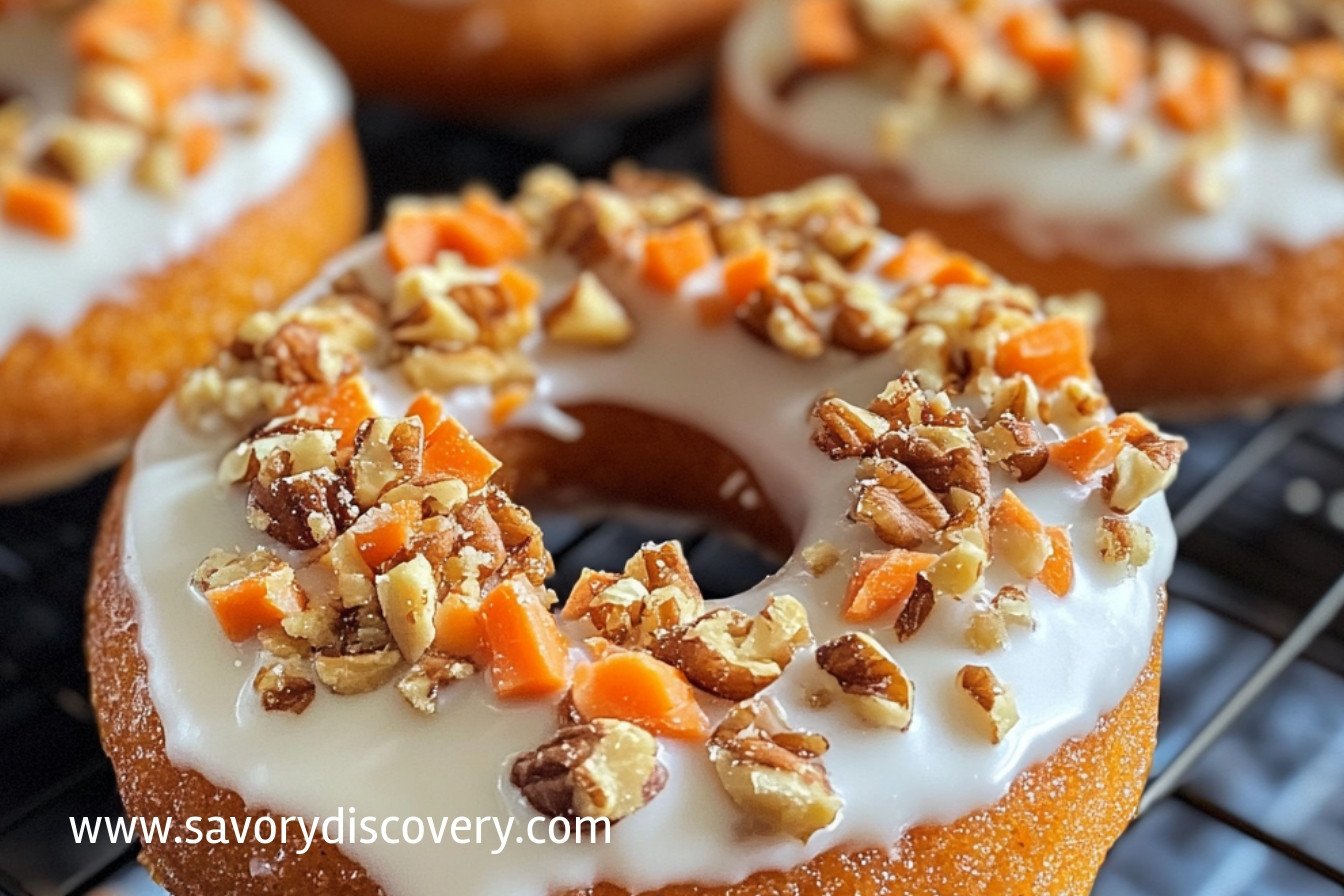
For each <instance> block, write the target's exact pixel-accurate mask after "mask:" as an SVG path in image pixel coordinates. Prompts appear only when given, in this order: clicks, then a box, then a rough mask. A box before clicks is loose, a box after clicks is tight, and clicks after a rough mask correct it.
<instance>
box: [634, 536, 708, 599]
mask: <svg viewBox="0 0 1344 896" xmlns="http://www.w3.org/2000/svg"><path fill="white" fill-rule="evenodd" d="M625 574H626V575H627V576H630V577H632V578H635V579H638V580H639V581H641V582H643V583H644V586H645V587H646V588H648V589H649V590H651V591H652V590H655V589H657V588H662V587H663V586H665V585H675V586H676V587H678V588H680V589H681V590H682V591H684V592H686V594H687V595H689V596H690V597H691V598H692V599H693V600H697V601H703V600H704V595H702V594H701V593H700V586H699V585H697V584H696V583H695V577H694V576H692V575H691V565H690V564H689V563H688V562H686V554H685V553H684V552H683V551H682V549H681V543H680V542H677V541H664V542H661V543H658V544H654V543H653V542H650V543H648V544H646V545H644V546H643V547H641V548H640V549H639V551H638V552H637V553H636V554H635V555H634V556H633V557H631V558H630V559H629V560H628V561H627V562H626V564H625Z"/></svg>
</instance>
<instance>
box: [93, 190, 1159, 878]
mask: <svg viewBox="0 0 1344 896" xmlns="http://www.w3.org/2000/svg"><path fill="white" fill-rule="evenodd" d="M874 221H875V211H874V210H873V209H872V207H871V206H870V205H869V204H868V203H867V202H866V201H865V200H864V199H863V198H862V197H860V196H859V195H857V194H855V193H854V192H853V191H852V190H851V189H849V188H848V187H846V186H845V185H844V184H842V183H838V182H823V183H818V184H815V185H812V186H810V187H808V188H806V189H802V190H799V191H797V192H795V193H791V194H780V195H776V196H772V197H769V198H766V199H762V200H760V201H757V202H747V203H742V202H738V201H732V200H723V199H720V198H717V197H714V196H713V195H711V194H708V193H706V192H704V191H703V190H702V189H700V188H698V187H696V186H695V185H693V184H690V183H689V182H684V181H680V180H676V179H673V178H667V177H663V176H658V175H650V174H644V173H640V172H634V171H630V170H622V171H620V172H618V173H617V174H616V176H615V179H614V182H613V184H612V185H606V184H600V183H588V184H583V185H580V184H577V183H575V182H573V181H572V180H570V179H569V178H567V177H566V176H564V175H562V174H560V173H559V172H556V171H553V170H546V171H541V172H538V173H536V174H534V175H533V176H531V177H529V178H528V180H527V181H526V182H525V184H524V187H523V189H522V192H521V193H520V195H519V197H517V198H516V199H514V200H512V201H511V202H509V203H503V202H501V201H499V200H497V199H495V198H493V197H491V196H489V195H487V194H482V193H472V194H468V195H466V196H464V197H462V198H460V199H449V200H436V201H430V202H420V201H417V202H407V203H405V204H402V205H399V206H397V207H394V209H393V210H392V212H391V215H390V217H389V223H388V225H387V229H386V234H385V235H384V236H383V237H382V238H379V239H375V240H372V241H370V242H366V243H365V244H362V245H361V246H360V247H357V248H356V249H354V250H352V252H351V253H350V254H349V255H347V256H345V257H343V258H342V259H340V260H338V261H337V262H335V263H334V264H333V266H332V267H331V268H330V269H329V271H328V273H327V275H325V276H324V278H323V279H322V280H321V281H319V282H318V283H317V284H315V285H314V286H313V287H311V288H310V289H309V290H306V291H305V292H304V293H302V294H301V295H300V296H299V297H298V298H297V299H296V301H295V303H294V304H292V305H290V306H288V307H287V309H286V310H285V311H284V312H281V313H280V314H278V315H272V314H263V315H259V316H257V317H254V318H253V319H252V320H251V321H249V322H248V323H247V324H246V325H244V327H243V329H242V330H241V331H240V333H239V337H238V339H236V340H235V341H234V343H232V344H231V345H230V347H229V348H228V349H227V351H226V352H224V353H223V354H222V355H221V356H220V357H219V358H218V359H217V361H216V363H215V364H213V365H212V366H210V367H207V368H205V369H203V370H201V371H199V372H198V373H197V374H194V375H193V376H192V377H190V378H189V379H188V380H187V382H186V383H185V384H184V386H183V387H182V390H181V391H180V393H179V395H178V400H177V402H176V404H175V405H171V406H168V407H166V408H164V409H163V410H161V411H160V413H159V414H158V415H156V417H155V419H154V421H153V422H152V423H151V424H150V426H149V428H148V429H147V430H146V432H145V434H144V435H143V436H142V439H141V441H140V443H139V446H138V448H137V450H136V453H135V457H134V460H133V463H132V465H131V466H130V467H129V469H128V472H127V474H126V476H125V478H124V481H123V483H122V484H121V485H120V486H119V489H118V492H117V497H116V499H115V500H114V502H113V505H112V507H111V508H110V509H109V511H108V515H107V517H106V522H105V526H104V531H103V539H102V542H101V545H100V547H99V555H98V556H99V560H98V565H97V567H96V570H95V576H94V585H93V587H92V589H91V592H90V634H89V654H90V669H91V673H92V675H93V680H94V685H93V687H94V692H95V703H96V705H97V708H98V714H99V719H100V725H101V728H102V732H103V736H104V739H105V744H106V748H107V750H108V752H109V755H110V756H111V757H112V759H113V763H114V766H115V767H116V768H117V771H118V775H119V781H120V784H121V788H122V790H123V794H124V798H125V799H126V801H127V805H128V807H129V808H130V809H131V811H132V812H135V813H144V814H156V815H157V814H171V815H174V816H178V817H181V816H183V815H190V814H204V815H208V814H214V813H215V812H217V811H219V812H222V813H223V814H237V813H241V812H244V811H246V812H248V813H251V814H252V815H253V816H256V817H259V816H260V815H261V814H263V813H266V812H271V813H274V814H275V815H291V814H293V815H301V816H304V817H321V818H326V817H329V816H331V815H333V814H335V813H336V812H337V811H338V810H342V809H343V807H358V812H359V813H360V814H361V815H366V816H371V817H377V818H387V817H391V816H399V817H405V816H410V815H422V816H430V817H437V816H472V817H478V816H498V817H500V818H502V819H505V818H511V819H515V820H517V821H518V822H519V823H520V824H521V823H522V822H523V821H530V820H531V819H536V818H542V819H543V820H544V817H545V816H547V815H551V816H564V817H568V816H569V815H571V814H577V815H591V814H596V815H598V816H602V817H607V818H614V819H617V820H618V822H619V823H618V824H616V825H615V826H614V827H613V829H612V840H611V842H610V843H609V844H605V845H604V844H583V845H577V844H573V843H570V844H567V845H562V844H555V843H552V844H536V843H528V844H518V843H511V844H506V845H505V848H504V849H502V850H501V851H500V853H499V854H498V855H495V856H492V855H490V852H491V850H492V847H488V846H479V845H478V846H467V845H454V846H452V847H451V848H449V847H445V846H437V847H434V846H431V845H430V844H427V843H422V844H420V845H416V846H412V845H406V844H403V845H401V846H396V847H394V846H391V845H388V844H383V845H377V844H368V843H365V844H361V843H358V842H341V843H338V844H331V848H324V849H323V850H322V851H321V852H320V854H305V855H304V856H302V857H300V856H297V855H296V854H295V852H294V850H293V849H289V850H288V851H285V852H283V855H282V852H281V851H277V849H272V848H269V847H265V846H262V845H260V844H243V845H239V844H233V845H214V846H212V847H211V848H209V849H197V848H196V847H190V848H189V847H184V846H180V845H174V844H155V845H150V846H148V847H147V849H146V861H147V862H148V863H149V864H150V866H151V867H152V868H153V869H154V870H155V872H156V874H157V875H158V876H159V877H160V878H161V879H162V880H163V881H164V882H165V883H166V884H167V885H168V886H169V888H170V889H172V890H173V891H174V892H185V893H191V892H203V893H204V892H212V891H213V892H217V891H219V890H220V889H227V890H230V891H233V892H240V893H243V892H301V891H304V890H305V888H307V889H311V888H314V887H319V886H321V885H323V882H324V881H325V882H327V883H329V884H330V883H331V882H337V881H339V882H340V884H341V886H342V887H343V888H345V889H343V891H348V892H355V893H360V892H387V893H393V894H402V893H406V894H417V893H434V892H438V890H439V888H441V885H442V881H443V880H444V879H449V878H450V879H452V880H453V881H454V886H455V892H461V893H467V894H471V893H486V892H500V891H504V892H511V893H513V892H516V893H546V892H557V891H558V892H568V891H571V890H572V891H576V892H581V891H586V890H594V891H595V892H599V893H604V894H605V893H617V892H664V893H667V894H673V893H685V894H689V893H697V892H703V893H736V894H746V893H756V892H762V893H764V892H795V893H821V892H860V893H879V892H900V891H902V888H903V887H916V888H926V887H927V888H930V889H929V891H930V892H947V893H951V892H976V893H978V892H985V893H1000V892H1002V893H1007V892H1021V891H1023V890H1024V888H1025V889H1026V890H1028V891H1030V892H1042V893H1077V892H1084V891H1085V890H1086V889H1087V888H1088V887H1089V886H1090V883H1091V879H1092V876H1093V875H1094V874H1095V870H1096V867H1097V865H1098V864H1099V863H1100V860H1101V858H1102V857H1103V856H1104V854H1105V851H1106V850H1107V849H1108V848H1109V846H1110V843H1111V842H1112V841H1113V840H1114V838H1115V837H1116V836H1117V835H1118V833H1119V831H1120V830H1121V829H1122V828H1123V826H1124V823H1125V821H1126V820H1127V818H1128V817H1129V815H1130V814H1131V813H1132V811H1133V809H1134V806H1135V805H1136V803H1137V798H1138V793H1139V791H1140V790H1141V788H1142V784H1143V781H1144V779H1145V777H1146V771H1147V765H1148V756H1149V753H1150V751H1151V745H1152V738H1153V733H1154V726H1155V709H1156V686H1157V670H1158V648H1159V645H1160V632H1161V612H1162V582H1163V580H1164V579H1165V576H1166V575H1167V573H1168V571H1169V567H1170V563H1171V557H1172V551H1173V543H1172V542H1173V536H1172V533H1171V528H1170V520H1169V518H1168V516H1167V513H1166V510H1165V506H1164V503H1163V501H1162V499H1161V497H1160V495H1159V492H1160V490H1161V489H1162V487H1163V486H1164V485H1165V483H1167V482H1169V481H1170V478H1171V477H1172V476H1174V474H1175V469H1176V461H1177V459H1178V457H1179V455H1180V452H1181V450H1182V448H1183V444H1182V443H1181V442H1180V440H1178V439H1174V438H1171V437H1168V436H1164V435H1162V434H1161V433H1159V432H1158V431H1157V430H1156V429H1155V428H1154V427H1152V425H1151V424H1150V423H1148V422H1147V421H1146V420H1144V419H1143V418H1141V417H1139V416H1138V415H1132V414H1129V415H1121V416H1119V417H1115V416H1114V414H1113V412H1112V411H1111V410H1110V407H1109V404H1108V403H1107V401H1106V399H1105V397H1104V395H1103V394H1102V393H1101V392H1100V391H1099V390H1098V388H1097V386H1096V384H1095V381H1094V379H1093V377H1092V374H1091V370H1090V367H1089V366H1088V362H1087V357H1086V346H1087V340H1086V332H1085V325H1084V324H1083V322H1082V321H1081V320H1080V319H1079V318H1078V317H1076V316H1073V315H1070V314H1064V315H1059V314H1056V315H1054V316H1050V315H1047V314H1046V313H1045V312H1044V311H1043V310H1042V304H1041V301H1040V299H1039V298H1038V297H1037V296H1036V294H1035V293H1033V292H1031V291H1030V290H1027V289H1025V288H1021V287H1016V286H1012V285H1011V284H1008V283H1007V282H1006V281H1003V280H1001V279H999V278H998V277H997V276H996V275H993V274H991V273H990V272H989V271H988V270H986V269H984V268H983V267H982V266H980V265H979V264H978V263H977V262H974V261H973V260H971V259H969V258H967V257H966V256H963V255H960V254H958V253H955V252H951V251H949V250H946V249H943V248H942V247H940V246H938V245H936V244H935V243H933V242H932V241H931V240H929V239H928V238H927V237H915V238H910V239H906V240H900V239H898V238H896V237H893V236H891V235H889V234H886V233H884V232H882V231H880V230H878V229H876V228H875V226H874ZM823 247H829V248H823ZM823 256H824V257H826V258H829V259H830V261H829V262H828V261H824V260H822V258H823ZM464 257H469V258H472V259H474V263H468V262H465V261H464ZM803 297H808V298H806V299H804V298H803ZM1052 307H1053V306H1052ZM823 334H824V335H823ZM865 396H866V397H865ZM874 396H876V398H874ZM851 401H854V402H859V403H857V404H852V403H850V402H851ZM277 414H278V415H280V416H278V417H277V416H276V415H277ZM380 414H381V415H386V416H383V417H379V416H378V415H380ZM356 421H362V422H358V423H356ZM463 426H465V429H464V428H463ZM467 431H470V432H474V433H476V434H478V435H479V436H480V437H481V443H477V442H476V441H475V440H474V439H473V438H472V437H471V436H470V435H467ZM240 439H242V441H241V442H240V441H239V440H240ZM482 445H483V446H484V447H482ZM491 452H493V454H491ZM902 458H903V459H902ZM991 458H992V460H991ZM501 461H502V463H503V466H502V467H500V466H499V463H500V462H501ZM412 468H414V472H412ZM397 471H400V472H397ZM916 471H918V472H916ZM496 474H497V475H496ZM492 479H493V480H494V482H496V483H502V484H504V485H506V486H507V487H508V488H509V489H510V491H509V492H508V493H505V492H504V491H500V490H497V489H496V488H495V487H494V486H493V485H491V484H490V481H491V480H492ZM575 488H579V489H582V490H583V491H586V492H587V493H589V494H596V495H598V496H600V497H603V498H606V499H613V498H625V499H630V498H634V499H636V500H640V501H644V502H648V503H654V504H659V505H662V506H670V507H675V508H679V509H687V508H694V509H698V510H700V511H701V512H702V513H705V514H707V515H711V516H715V517H718V518H720V519H723V520H726V521H728V522H729V523H730V524H732V525H735V526H736V527H738V528H740V529H742V530H743V531H745V532H748V533H751V534H752V535H754V536H755V537H756V538H757V539H758V540H760V541H762V542H764V543H767V544H772V543H779V544H780V545H781V546H782V547H783V548H784V549H785V550H786V551H788V552H789V554H790V557H789V559H788V560H787V561H786V562H785V563H784V564H783V566H782V568H781V570H780V572H779V573H778V574H776V575H775V576H772V577H770V578H769V579H767V580H766V581H765V582H762V583H761V584H760V585H758V586H756V587H754V588H752V589H750V590H748V591H747V592H746V593H744V594H741V595H737V596H735V597H732V598H728V599H726V600H723V601H710V602H706V601H705V600H704V599H703V597H702V596H701V594H700V590H699V586H698V585H697V583H696V582H695V579H694V574H693V572H692V571H691V570H690V569H689V567H688V566H687V564H686V561H685V558H684V555H683V554H682V552H681V549H680V547H679V546H677V545H676V544H675V543H665V544H662V545H647V546H645V548H643V549H641V551H640V552H639V553H638V554H637V555H636V556H635V557H634V558H632V560H631V562H630V564H628V565H627V566H626V568H625V570H624V571H612V572H602V571H592V570H589V571H586V572H585V573H584V574H583V575H582V576H581V577H580V580H579V583H578V584H577V585H576V586H575V589H574V591H573V593H572V594H571V595H570V597H569V599H568V601H567V603H566V604H565V606H564V609H563V610H562V611H561V612H560V618H559V619H558V620H557V619H556V618H555V617H553V616H552V615H551V614H550V613H549V612H548V610H547V605H548V603H549V602H550V600H551V598H550V596H549V595H548V594H547V592H546V591H545V590H544V582H545V580H546V579H547V577H548V576H549V575H550V573H551V572H552V567H551V563H550V560H549V555H548V554H547V553H546V551H545V540H544V537H543V536H542V534H541V533H540V531H539V530H537V529H536V527H535V525H534V524H533V523H532V522H531V518H530V516H529V515H528V514H527V512H526V511H525V510H523V509H522V507H521V506H520V505H518V504H517V503H515V501H531V500H533V499H534V498H543V497H545V496H547V495H550V496H557V495H562V494H564V493H565V492H566V491H569V490H572V489H575ZM253 527H256V528H253ZM398 533H399V534H398ZM254 547H255V548H257V550H253V548H254ZM517 626H522V631H523V632H525V633H526V636H523V635H519V634H518V632H519V629H518V628H517ZM226 635H227V636H226ZM231 639H232V640H231ZM520 645H521V647H520ZM520 650H521V651H522V652H521V653H520V652H519V651H520ZM627 675H633V676H635V677H634V679H633V681H634V682H635V683H633V684H631V683H630V680H629V679H627V678H625V676H627ZM613 676H614V677H613ZM622 695H624V696H622ZM645 697H647V698H648V700H647V701H645V699H644V698H645ZM630 699H636V702H635V703H633V704H632V703H630V702H629V701H630ZM263 707H264V708H263ZM557 739H559V740H557ZM557 744H569V745H570V747H561V746H557ZM574 745H578V746H577V747H575V746H574ZM571 747H572V748H573V749H574V750H576V751H577V752H566V751H567V750H570V749H571ZM557 750H558V751H559V753H557V752H556V751H557ZM548 751H549V752H548ZM557 756H560V757H561V758H562V759H563V761H562V762H561V768H560V769H559V770H557V768H556V767H555V766H554V764H553V763H554V762H555V761H556V757H557ZM594 756H597V757H606V758H598V759H593V758H592V757H594ZM444 757H451V760H446V761H445V760H444ZM548 757H549V758H548ZM564 757H568V758H564ZM585 757H587V758H585ZM590 762H591V763H597V765H591V764H590ZM566 763H568V764H566ZM603 763H608V764H607V765H603ZM599 766H600V767H601V768H602V769H608V770H614V771H612V774H611V775H608V774H607V773H605V772H601V771H600V769H599ZM593 782H599V783H596V784H595V783H593ZM600 782H607V783H600ZM762 782H766V783H762ZM768 782H773V784H770V783H768ZM344 811H353V810H351V809H348V808H345V809H344ZM538 813H540V815H538ZM673 841H674V842H675V843H676V844H677V849H675V850H671V849H668V848H667V846H666V844H667V843H669V842H673ZM333 885H334V884H333ZM837 887H838V888H839V889H838V890H837V889H836V888H837Z"/></svg>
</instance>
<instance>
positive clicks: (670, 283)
mask: <svg viewBox="0 0 1344 896" xmlns="http://www.w3.org/2000/svg"><path fill="white" fill-rule="evenodd" d="M713 260H714V240H713V239H712V238H711V237H710V235H709V228H708V227H706V226H705V224H704V222H702V221H687V222H685V223H683V224H678V225H676V226H675V227H670V228H668V229H666V230H662V231H659V232H657V233H651V234H649V237H648V239H647V240H646V241H645V243H644V279H645V280H646V281H647V282H648V283H650V284H652V285H653V286H656V287H657V288H659V289H661V290H663V291H664V292H675V291H676V290H677V289H678V288H679V287H680V286H681V284H682V281H684V280H685V279H686V278H687V277H689V276H690V275H691V274H693V273H695V272H696V271H698V270H700V269H701V268H703V267H704V266H705V265H707V264H709V263H710V262H711V261H713Z"/></svg>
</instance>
